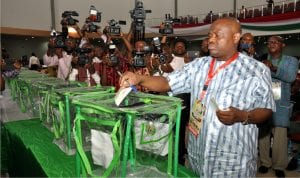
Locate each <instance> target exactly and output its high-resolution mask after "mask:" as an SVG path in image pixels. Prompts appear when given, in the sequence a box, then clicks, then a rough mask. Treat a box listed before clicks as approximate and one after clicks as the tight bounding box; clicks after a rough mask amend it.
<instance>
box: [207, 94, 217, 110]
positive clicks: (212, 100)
mask: <svg viewBox="0 0 300 178" xmlns="http://www.w3.org/2000/svg"><path fill="white" fill-rule="evenodd" d="M209 104H210V106H211V107H212V108H213V110H215V111H217V110H219V105H218V104H217V102H216V99H215V98H214V97H211V98H210V102H209Z"/></svg>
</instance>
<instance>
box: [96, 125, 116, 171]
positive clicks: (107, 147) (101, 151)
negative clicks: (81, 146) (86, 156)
mask: <svg viewBox="0 0 300 178" xmlns="http://www.w3.org/2000/svg"><path fill="white" fill-rule="evenodd" d="M91 141H92V148H91V152H92V158H93V162H94V164H96V165H100V166H103V167H105V168H107V167H108V166H109V164H110V162H111V161H112V159H113V156H114V147H113V144H112V141H111V136H110V134H107V133H105V132H102V131H99V130H94V129H91Z"/></svg>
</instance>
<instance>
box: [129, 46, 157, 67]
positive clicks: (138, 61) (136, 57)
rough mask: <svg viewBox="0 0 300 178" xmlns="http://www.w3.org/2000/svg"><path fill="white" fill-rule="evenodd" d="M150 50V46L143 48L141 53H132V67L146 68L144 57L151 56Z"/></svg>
mask: <svg viewBox="0 0 300 178" xmlns="http://www.w3.org/2000/svg"><path fill="white" fill-rule="evenodd" d="M151 53H152V49H151V48H150V46H144V48H143V50H142V51H134V52H133V66H134V67H146V59H145V58H146V55H147V54H151Z"/></svg>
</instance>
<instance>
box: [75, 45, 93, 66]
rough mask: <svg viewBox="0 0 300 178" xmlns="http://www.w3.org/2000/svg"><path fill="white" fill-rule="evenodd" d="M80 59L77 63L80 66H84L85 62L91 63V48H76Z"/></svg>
mask: <svg viewBox="0 0 300 178" xmlns="http://www.w3.org/2000/svg"><path fill="white" fill-rule="evenodd" d="M76 52H77V56H78V61H77V64H78V65H79V66H84V65H85V64H90V63H91V62H92V59H90V57H89V55H88V54H89V53H90V52H92V49H91V48H77V49H76Z"/></svg>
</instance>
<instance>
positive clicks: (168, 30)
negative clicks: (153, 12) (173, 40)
mask: <svg viewBox="0 0 300 178" xmlns="http://www.w3.org/2000/svg"><path fill="white" fill-rule="evenodd" d="M174 22H180V19H174V18H172V17H171V15H170V14H166V15H165V21H164V28H163V29H159V33H160V34H173V23H174Z"/></svg>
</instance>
